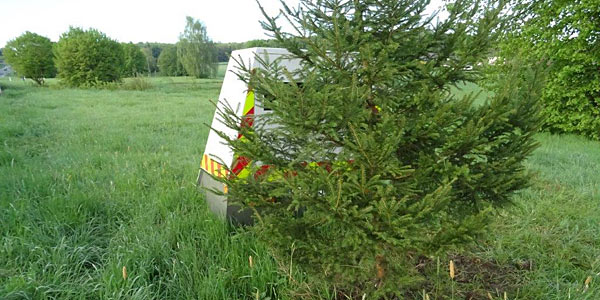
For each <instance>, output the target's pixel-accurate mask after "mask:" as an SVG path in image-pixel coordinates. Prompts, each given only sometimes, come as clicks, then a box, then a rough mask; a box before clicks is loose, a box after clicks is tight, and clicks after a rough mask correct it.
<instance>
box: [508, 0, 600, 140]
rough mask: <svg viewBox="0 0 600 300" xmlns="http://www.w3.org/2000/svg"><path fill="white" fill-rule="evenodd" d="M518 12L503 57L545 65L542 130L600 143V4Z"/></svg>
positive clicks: (534, 5) (537, 6) (533, 6)
mask: <svg viewBox="0 0 600 300" xmlns="http://www.w3.org/2000/svg"><path fill="white" fill-rule="evenodd" d="M514 10H515V12H517V14H518V15H520V16H521V19H517V20H516V21H517V22H515V23H514V24H513V26H514V27H512V28H509V30H507V34H506V36H505V39H504V41H503V43H502V44H501V46H502V47H501V51H500V53H499V54H500V56H501V57H505V58H512V57H515V56H523V57H524V59H526V60H528V61H531V62H540V61H542V62H544V63H547V65H548V69H549V70H548V77H547V78H548V80H547V82H546V86H545V89H544V93H543V95H542V102H543V104H544V105H543V111H542V114H543V121H544V124H543V128H544V129H545V130H547V131H550V132H554V133H577V134H581V135H584V136H587V137H590V138H594V139H600V38H598V37H599V36H600V26H599V25H598V16H599V15H600V1H597V0H595V1H552V0H543V1H522V2H521V4H520V5H518V6H516V7H515V8H514ZM500 67H502V65H501V66H500Z"/></svg>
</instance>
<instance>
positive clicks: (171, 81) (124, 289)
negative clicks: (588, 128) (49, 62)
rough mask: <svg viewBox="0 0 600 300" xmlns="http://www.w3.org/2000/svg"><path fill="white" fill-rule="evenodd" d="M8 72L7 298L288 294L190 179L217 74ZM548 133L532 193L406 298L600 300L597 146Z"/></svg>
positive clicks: (2, 282) (1, 100) (437, 261)
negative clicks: (33, 75) (69, 85)
mask: <svg viewBox="0 0 600 300" xmlns="http://www.w3.org/2000/svg"><path fill="white" fill-rule="evenodd" d="M0 80H1V81H0V83H1V84H2V86H3V88H4V89H3V90H4V92H3V94H2V95H1V96H0V241H1V242H0V299H257V295H258V298H259V299H266V298H267V297H271V299H279V298H282V297H283V296H284V294H285V291H286V290H287V289H288V287H289V286H290V285H291V284H290V283H288V280H289V279H288V277H286V276H285V275H281V274H279V273H278V266H277V265H276V263H275V262H274V261H273V259H272V258H271V257H270V255H269V254H268V251H267V250H266V247H265V245H262V244H260V243H258V242H257V241H256V240H255V239H254V238H253V237H252V235H251V234H250V233H248V232H246V231H244V230H243V228H233V227H230V226H229V225H227V224H226V223H224V222H222V221H221V220H218V219H215V217H214V216H213V215H212V214H211V213H210V212H209V211H208V210H207V207H206V205H205V203H204V201H203V199H202V195H201V193H198V191H197V189H196V187H195V182H194V181H195V177H196V175H197V171H198V168H199V162H200V160H199V158H200V156H201V155H202V152H203V150H204V142H205V141H206V137H207V133H208V129H207V127H206V126H204V125H203V123H210V121H211V120H212V115H213V111H214V109H213V107H212V105H211V104H210V103H209V101H208V100H209V99H212V100H215V99H216V97H217V95H218V92H219V88H220V85H221V82H220V80H196V79H191V78H165V77H159V78H151V79H148V80H149V81H150V83H151V85H152V87H151V88H150V89H148V90H146V91H125V90H115V91H108V90H99V89H86V90H77V89H62V88H57V87H56V85H55V83H54V82H52V81H50V82H49V85H50V87H41V88H37V87H33V86H31V85H29V84H26V83H25V84H24V83H22V82H8V81H6V80H2V79H0ZM468 88H469V90H473V89H474V88H473V87H468ZM538 139H539V141H540V143H541V147H540V148H539V149H538V150H537V151H536V152H535V153H534V155H533V157H532V158H531V159H529V161H528V164H527V165H528V168H529V169H530V170H531V171H533V174H534V175H533V186H532V187H531V188H529V189H527V190H525V191H523V192H521V193H519V194H518V195H516V196H515V197H514V202H515V204H514V206H512V207H508V208H506V209H504V210H500V211H498V212H497V213H496V215H494V216H493V219H494V222H493V224H492V232H491V235H490V236H489V237H487V238H485V239H482V240H481V241H479V242H478V244H477V245H476V246H475V247H472V248H469V249H462V250H461V249H457V251H456V252H455V253H449V254H440V256H438V257H425V258H423V259H422V261H421V263H420V264H419V265H418V266H417V268H419V269H420V270H422V272H423V274H424V276H425V278H426V281H425V282H424V284H423V289H422V290H421V291H415V293H414V294H410V295H412V296H414V297H415V298H418V299H421V298H422V297H425V296H424V295H427V297H430V299H451V297H452V296H454V298H455V299H469V297H472V298H473V299H488V297H492V298H493V299H504V292H506V293H507V298H508V299H598V298H599V297H600V288H599V287H598V286H599V285H598V282H599V281H600V278H598V273H599V272H600V239H599V238H598V237H599V236H600V222H599V221H600V205H599V204H600V176H599V174H600V143H598V142H592V141H588V140H585V139H583V138H579V137H574V136H552V135H548V134H540V135H539V136H538ZM249 256H252V262H253V263H252V266H250V263H249ZM450 260H452V261H453V264H454V265H455V267H456V274H455V276H456V277H455V278H454V280H451V278H450V277H449V276H448V262H449V261H450ZM124 267H125V269H126V273H127V276H124V275H123V274H124V273H123V268H124ZM299 275H301V274H299ZM588 277H590V278H591V280H590V281H589V282H588V284H587V288H586V285H585V282H586V279H587V278H588ZM296 280H300V281H301V278H300V277H299V278H296ZM398 288H399V289H402V287H398ZM488 294H489V296H488ZM323 295H325V294H323ZM367 299H369V298H368V297H367ZM409 299H410V298H409Z"/></svg>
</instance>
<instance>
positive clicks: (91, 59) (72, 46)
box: [55, 27, 125, 87]
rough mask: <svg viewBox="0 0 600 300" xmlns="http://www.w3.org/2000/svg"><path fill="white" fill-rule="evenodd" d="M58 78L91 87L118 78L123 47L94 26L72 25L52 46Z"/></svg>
mask: <svg viewBox="0 0 600 300" xmlns="http://www.w3.org/2000/svg"><path fill="white" fill-rule="evenodd" d="M55 56H56V66H57V67H58V77H59V78H60V79H61V81H62V82H63V83H65V84H67V85H69V86H78V87H79V86H94V85H98V84H102V83H106V82H115V81H119V80H120V79H121V75H122V74H123V65H124V63H125V59H124V55H123V48H122V47H121V44H119V43H118V42H117V41H115V40H112V39H110V38H109V37H107V36H106V35H105V34H104V33H102V32H100V31H98V30H96V29H88V30H83V29H81V28H76V27H71V28H69V31H67V32H65V33H63V34H62V35H61V37H60V40H59V41H58V43H57V44H56V47H55Z"/></svg>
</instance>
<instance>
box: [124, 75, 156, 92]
mask: <svg viewBox="0 0 600 300" xmlns="http://www.w3.org/2000/svg"><path fill="white" fill-rule="evenodd" d="M121 88H122V89H124V90H130V91H145V90H149V89H151V88H152V84H151V83H150V81H149V80H148V79H146V78H145V77H142V76H136V77H132V78H127V79H125V81H124V82H123V84H122V85H121Z"/></svg>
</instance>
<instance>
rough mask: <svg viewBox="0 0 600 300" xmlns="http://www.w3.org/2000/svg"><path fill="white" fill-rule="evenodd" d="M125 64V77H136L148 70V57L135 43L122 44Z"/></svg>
mask: <svg viewBox="0 0 600 300" xmlns="http://www.w3.org/2000/svg"><path fill="white" fill-rule="evenodd" d="M121 46H122V47H123V54H124V55H125V57H124V59H125V64H124V65H123V75H124V76H128V77H131V76H136V75H138V74H140V73H143V72H144V71H145V70H146V56H144V53H142V50H141V49H140V48H139V47H138V46H136V45H134V44H133V43H129V44H122V45H121Z"/></svg>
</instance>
